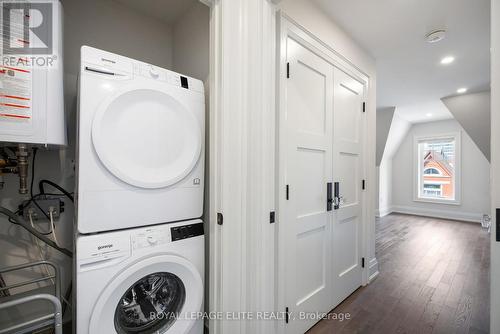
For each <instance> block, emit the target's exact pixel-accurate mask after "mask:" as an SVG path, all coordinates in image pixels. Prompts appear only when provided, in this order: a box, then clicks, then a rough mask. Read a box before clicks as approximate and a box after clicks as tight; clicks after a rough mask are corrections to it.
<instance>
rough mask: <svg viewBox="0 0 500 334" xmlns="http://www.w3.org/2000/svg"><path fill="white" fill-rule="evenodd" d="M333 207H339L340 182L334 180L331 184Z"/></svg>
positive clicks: (335, 208) (336, 208)
mask: <svg viewBox="0 0 500 334" xmlns="http://www.w3.org/2000/svg"><path fill="white" fill-rule="evenodd" d="M333 188H334V189H333V204H334V205H333V209H334V210H338V209H340V182H335V183H334V184H333Z"/></svg>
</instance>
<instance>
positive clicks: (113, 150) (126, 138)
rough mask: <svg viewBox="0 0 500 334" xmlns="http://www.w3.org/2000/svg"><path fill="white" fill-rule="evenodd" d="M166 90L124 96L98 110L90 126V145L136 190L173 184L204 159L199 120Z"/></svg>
mask: <svg viewBox="0 0 500 334" xmlns="http://www.w3.org/2000/svg"><path fill="white" fill-rule="evenodd" d="M164 87H165V86H160V85H153V84H152V85H150V86H148V87H143V86H141V87H129V88H128V89H126V90H122V91H120V92H119V93H117V94H115V95H113V96H111V97H110V98H108V99H107V100H105V101H104V102H103V103H102V104H101V105H100V107H99V109H98V110H97V112H96V114H95V117H94V119H93V122H92V142H93V145H94V148H95V151H96V153H97V155H98V157H99V159H100V161H101V162H102V163H103V164H104V166H105V167H106V168H107V169H108V170H109V171H110V172H111V173H112V174H114V175H115V176H116V177H118V178H119V179H120V180H122V181H124V182H126V183H128V184H131V185H133V186H136V187H141V188H148V189H155V188H163V187H167V186H169V185H172V184H175V183H177V182H178V181H180V180H182V179H183V178H184V177H186V176H187V175H188V174H189V173H190V172H191V170H192V169H193V168H194V166H195V165H196V163H197V162H198V159H199V157H200V152H201V147H202V135H201V129H200V124H199V122H198V120H197V119H196V117H195V116H194V115H193V113H192V112H191V111H190V110H188V109H187V108H186V107H185V106H184V105H182V104H181V103H180V102H179V101H178V100H177V99H176V98H174V97H173V96H172V95H169V94H168V93H167V92H166V91H165V89H162V88H164Z"/></svg>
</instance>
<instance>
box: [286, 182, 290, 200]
mask: <svg viewBox="0 0 500 334" xmlns="http://www.w3.org/2000/svg"><path fill="white" fill-rule="evenodd" d="M285 197H286V200H287V201H288V199H290V187H289V186H288V184H287V185H286V195H285Z"/></svg>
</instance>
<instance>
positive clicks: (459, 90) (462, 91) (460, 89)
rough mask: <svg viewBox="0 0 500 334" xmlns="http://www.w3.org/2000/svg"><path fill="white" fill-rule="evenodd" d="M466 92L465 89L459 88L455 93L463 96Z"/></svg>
mask: <svg viewBox="0 0 500 334" xmlns="http://www.w3.org/2000/svg"><path fill="white" fill-rule="evenodd" d="M466 92H467V88H459V89H457V93H458V94H463V93H466Z"/></svg>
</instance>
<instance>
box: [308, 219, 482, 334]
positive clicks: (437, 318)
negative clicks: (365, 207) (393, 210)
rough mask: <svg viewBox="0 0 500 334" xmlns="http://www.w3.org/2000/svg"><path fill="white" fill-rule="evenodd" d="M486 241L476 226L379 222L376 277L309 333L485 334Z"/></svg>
mask: <svg viewBox="0 0 500 334" xmlns="http://www.w3.org/2000/svg"><path fill="white" fill-rule="evenodd" d="M489 240H490V239H489V235H488V234H487V233H486V232H485V231H484V230H482V229H481V227H480V225H479V224H474V223H465V222H458V221H451V220H444V219H433V218H425V217H417V216H410V215H401V214H392V215H389V216H387V217H384V218H382V219H377V222H376V253H377V260H378V262H379V269H380V275H379V276H378V278H377V279H375V280H374V281H373V282H372V283H370V284H369V285H368V286H366V287H362V288H360V289H358V290H357V291H356V292H354V293H353V294H352V295H351V296H350V297H349V298H347V299H346V300H345V301H344V302H343V303H342V304H340V305H339V306H338V307H337V308H335V310H333V311H332V312H335V313H344V314H346V313H349V314H350V316H351V318H350V320H344V321H339V320H337V319H325V320H322V321H320V322H319V323H318V324H316V326H314V327H313V328H311V329H310V330H309V331H308V333H310V334H337V333H347V334H354V333H359V334H362V333H367V334H392V333H407V334H409V333H416V334H425V333H428V334H431V333H432V334H447V333H450V334H455V333H470V334H484V333H489V321H490V319H489V317H490V314H489V312H490V309H489V284H490V277H489V268H490V244H489Z"/></svg>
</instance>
